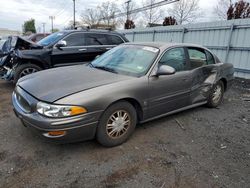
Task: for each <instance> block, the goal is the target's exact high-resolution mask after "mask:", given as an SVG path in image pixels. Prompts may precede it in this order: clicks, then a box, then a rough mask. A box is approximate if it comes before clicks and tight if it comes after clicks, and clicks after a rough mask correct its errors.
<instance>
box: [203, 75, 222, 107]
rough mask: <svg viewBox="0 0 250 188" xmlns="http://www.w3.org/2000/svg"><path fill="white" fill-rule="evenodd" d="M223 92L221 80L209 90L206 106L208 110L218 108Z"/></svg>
mask: <svg viewBox="0 0 250 188" xmlns="http://www.w3.org/2000/svg"><path fill="white" fill-rule="evenodd" d="M224 90H225V86H224V83H223V82H222V81H221V80H220V81H218V82H217V83H216V84H215V85H214V86H213V88H212V89H211V92H210V95H209V97H208V102H207V106H208V107H210V108H216V107H217V106H219V105H220V104H221V102H222V100H223V95H224Z"/></svg>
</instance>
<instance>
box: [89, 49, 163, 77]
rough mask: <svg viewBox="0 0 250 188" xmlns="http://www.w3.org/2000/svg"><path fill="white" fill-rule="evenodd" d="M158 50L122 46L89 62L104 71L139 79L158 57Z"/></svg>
mask: <svg viewBox="0 0 250 188" xmlns="http://www.w3.org/2000/svg"><path fill="white" fill-rule="evenodd" d="M158 52H159V49H158V48H154V47H149V46H141V45H122V46H118V47H115V48H113V49H112V50H110V51H108V52H106V53H105V54H103V55H102V56H100V57H99V58H97V59H96V60H94V61H92V62H91V64H90V65H91V66H93V67H95V68H98V69H102V70H105V71H109V72H113V73H117V74H123V75H128V76H135V77H140V76H143V75H145V74H146V73H147V72H148V70H149V68H150V67H151V65H152V63H153V61H154V59H155V58H156V56H157V55H158Z"/></svg>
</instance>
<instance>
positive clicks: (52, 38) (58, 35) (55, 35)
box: [37, 32, 65, 46]
mask: <svg viewBox="0 0 250 188" xmlns="http://www.w3.org/2000/svg"><path fill="white" fill-rule="evenodd" d="M64 35H65V32H57V33H53V34H51V35H49V36H47V37H45V38H44V39H42V40H40V41H39V42H38V43H37V44H39V45H41V46H48V45H50V44H53V43H55V42H56V41H58V40H59V39H60V38H61V37H62V36H64Z"/></svg>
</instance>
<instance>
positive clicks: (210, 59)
mask: <svg viewBox="0 0 250 188" xmlns="http://www.w3.org/2000/svg"><path fill="white" fill-rule="evenodd" d="M206 55H207V64H208V65H212V64H215V61H214V57H213V55H212V54H211V53H210V52H208V51H206Z"/></svg>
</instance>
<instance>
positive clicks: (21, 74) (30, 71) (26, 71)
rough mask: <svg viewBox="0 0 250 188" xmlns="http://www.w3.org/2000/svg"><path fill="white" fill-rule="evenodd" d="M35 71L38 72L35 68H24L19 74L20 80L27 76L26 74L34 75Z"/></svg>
mask: <svg viewBox="0 0 250 188" xmlns="http://www.w3.org/2000/svg"><path fill="white" fill-rule="evenodd" d="M37 71H38V70H37V69H35V68H26V69H24V70H22V72H21V73H20V78H21V77H24V76H26V75H28V74H32V73H35V72H37Z"/></svg>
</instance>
